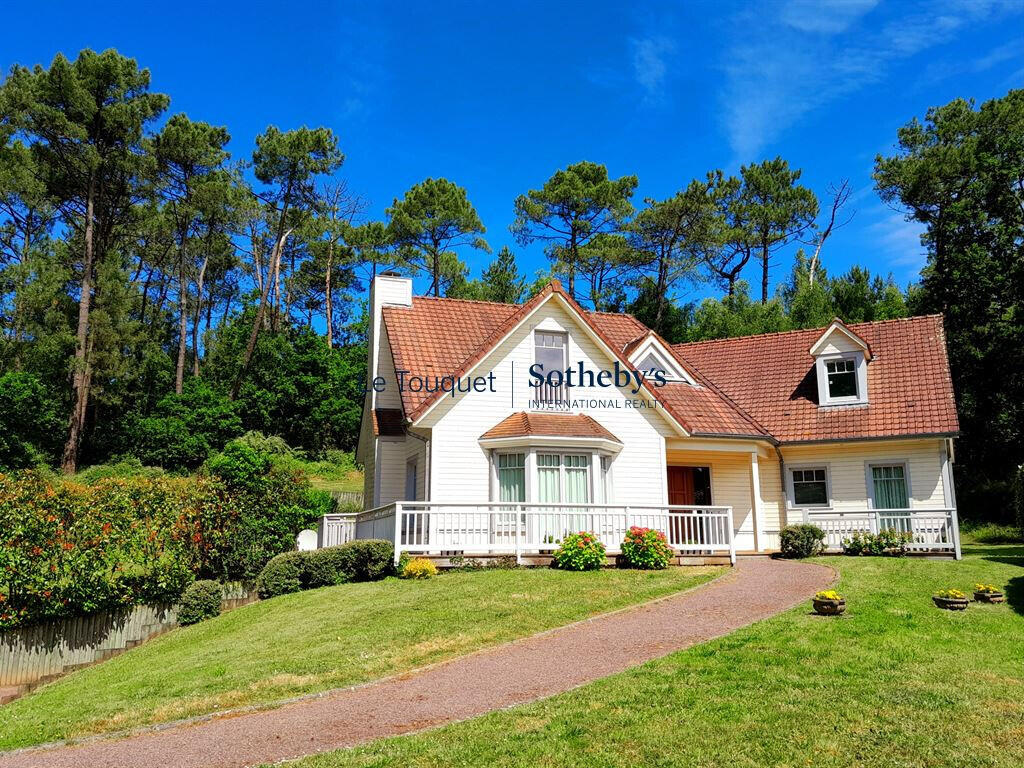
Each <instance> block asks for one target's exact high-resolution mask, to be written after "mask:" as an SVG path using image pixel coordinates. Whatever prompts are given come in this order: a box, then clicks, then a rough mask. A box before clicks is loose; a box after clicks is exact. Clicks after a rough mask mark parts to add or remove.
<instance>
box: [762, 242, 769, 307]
mask: <svg viewBox="0 0 1024 768" xmlns="http://www.w3.org/2000/svg"><path fill="white" fill-rule="evenodd" d="M761 303H762V304H767V303H768V246H767V245H765V246H762V247H761Z"/></svg>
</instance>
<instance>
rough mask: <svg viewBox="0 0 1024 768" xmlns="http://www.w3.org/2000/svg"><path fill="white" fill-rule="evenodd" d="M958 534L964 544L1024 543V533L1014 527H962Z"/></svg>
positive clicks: (988, 524)
mask: <svg viewBox="0 0 1024 768" xmlns="http://www.w3.org/2000/svg"><path fill="white" fill-rule="evenodd" d="M960 534H961V538H962V539H963V541H964V543H968V542H971V543H976V544H1020V543H1024V531H1022V529H1021V528H1019V527H1017V526H1015V525H997V524H996V523H982V524H981V525H970V524H967V525H962V526H960Z"/></svg>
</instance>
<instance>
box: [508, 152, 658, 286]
mask: <svg viewBox="0 0 1024 768" xmlns="http://www.w3.org/2000/svg"><path fill="white" fill-rule="evenodd" d="M637 183H638V182H637V177H636V176H622V177H620V178H618V179H611V178H609V176H608V169H607V168H606V167H605V166H603V165H600V164H599V163H590V162H580V163H574V164H572V165H570V166H568V167H567V168H565V169H564V170H559V171H556V172H555V173H554V175H552V176H551V178H550V179H548V180H547V181H546V182H544V186H543V187H541V188H540V189H531V190H530V191H529V192H527V193H526V194H525V195H520V196H519V197H517V198H516V200H515V204H514V207H515V216H516V217H515V220H514V221H513V222H512V225H511V226H510V227H509V229H510V230H511V231H512V234H513V235H514V236H515V238H516V240H517V241H518V242H519V243H520V244H522V245H529V244H530V243H532V242H535V241H538V240H539V241H541V242H544V243H545V244H546V250H547V254H548V258H549V259H550V260H551V262H552V267H553V269H554V271H555V272H556V273H557V274H560V275H565V277H566V282H567V286H566V287H567V289H568V291H569V294H570V295H571V296H573V297H574V298H575V297H576V277H577V273H579V272H580V271H581V268H582V265H581V256H580V248H582V247H583V246H584V245H586V244H587V243H588V242H590V240H591V239H592V238H594V237H595V236H597V235H599V234H602V233H615V232H618V231H620V230H621V229H622V228H623V227H624V226H625V223H626V220H627V219H628V218H629V216H630V215H631V214H632V213H633V206H632V204H631V203H630V202H629V200H630V198H631V197H632V196H633V192H634V191H635V190H636V186H637Z"/></svg>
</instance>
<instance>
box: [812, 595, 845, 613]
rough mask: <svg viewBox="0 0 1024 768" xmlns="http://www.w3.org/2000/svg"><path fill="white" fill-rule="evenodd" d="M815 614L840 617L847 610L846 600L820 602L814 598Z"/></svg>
mask: <svg viewBox="0 0 1024 768" xmlns="http://www.w3.org/2000/svg"><path fill="white" fill-rule="evenodd" d="M813 603H814V612H815V613H817V614H819V615H821V616H838V615H839V614H841V613H843V612H844V611H845V610H846V601H845V600H819V599H818V598H814V600H813Z"/></svg>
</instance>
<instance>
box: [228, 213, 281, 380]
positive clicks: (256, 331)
mask: <svg viewBox="0 0 1024 768" xmlns="http://www.w3.org/2000/svg"><path fill="white" fill-rule="evenodd" d="M291 233H292V231H291V230H290V229H289V230H288V231H287V232H285V233H284V234H283V235H281V237H280V238H279V239H278V241H277V243H276V244H275V245H274V250H273V252H272V253H271V256H270V265H271V267H272V269H273V271H274V272H275V273H276V272H277V268H278V264H279V262H280V261H281V251H282V250H284V241H285V240H286V239H287V238H288V235H290V234H291ZM270 278H271V276H270V275H268V276H267V282H266V283H264V285H263V293H262V294H261V295H260V306H259V309H257V310H256V319H255V321H254V322H253V324H252V332H251V333H250V334H249V343H248V344H247V345H246V347H245V356H244V357H243V358H242V365H241V366H240V367H239V369H238V375H237V376H235V381H234V383H233V384H232V385H231V392H230V394H229V395H228V399H229V400H234V399H235V398H236V397H238V390H239V389H240V388H241V387H242V379H244V378H245V374H246V371H248V369H249V363H250V362H252V356H253V353H254V352H255V351H256V341H257V340H258V339H259V336H260V328H261V327H262V326H263V318H264V317H265V316H266V314H267V298H268V296H269V294H270V286H271V284H272V283H273V280H271V279H270Z"/></svg>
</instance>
